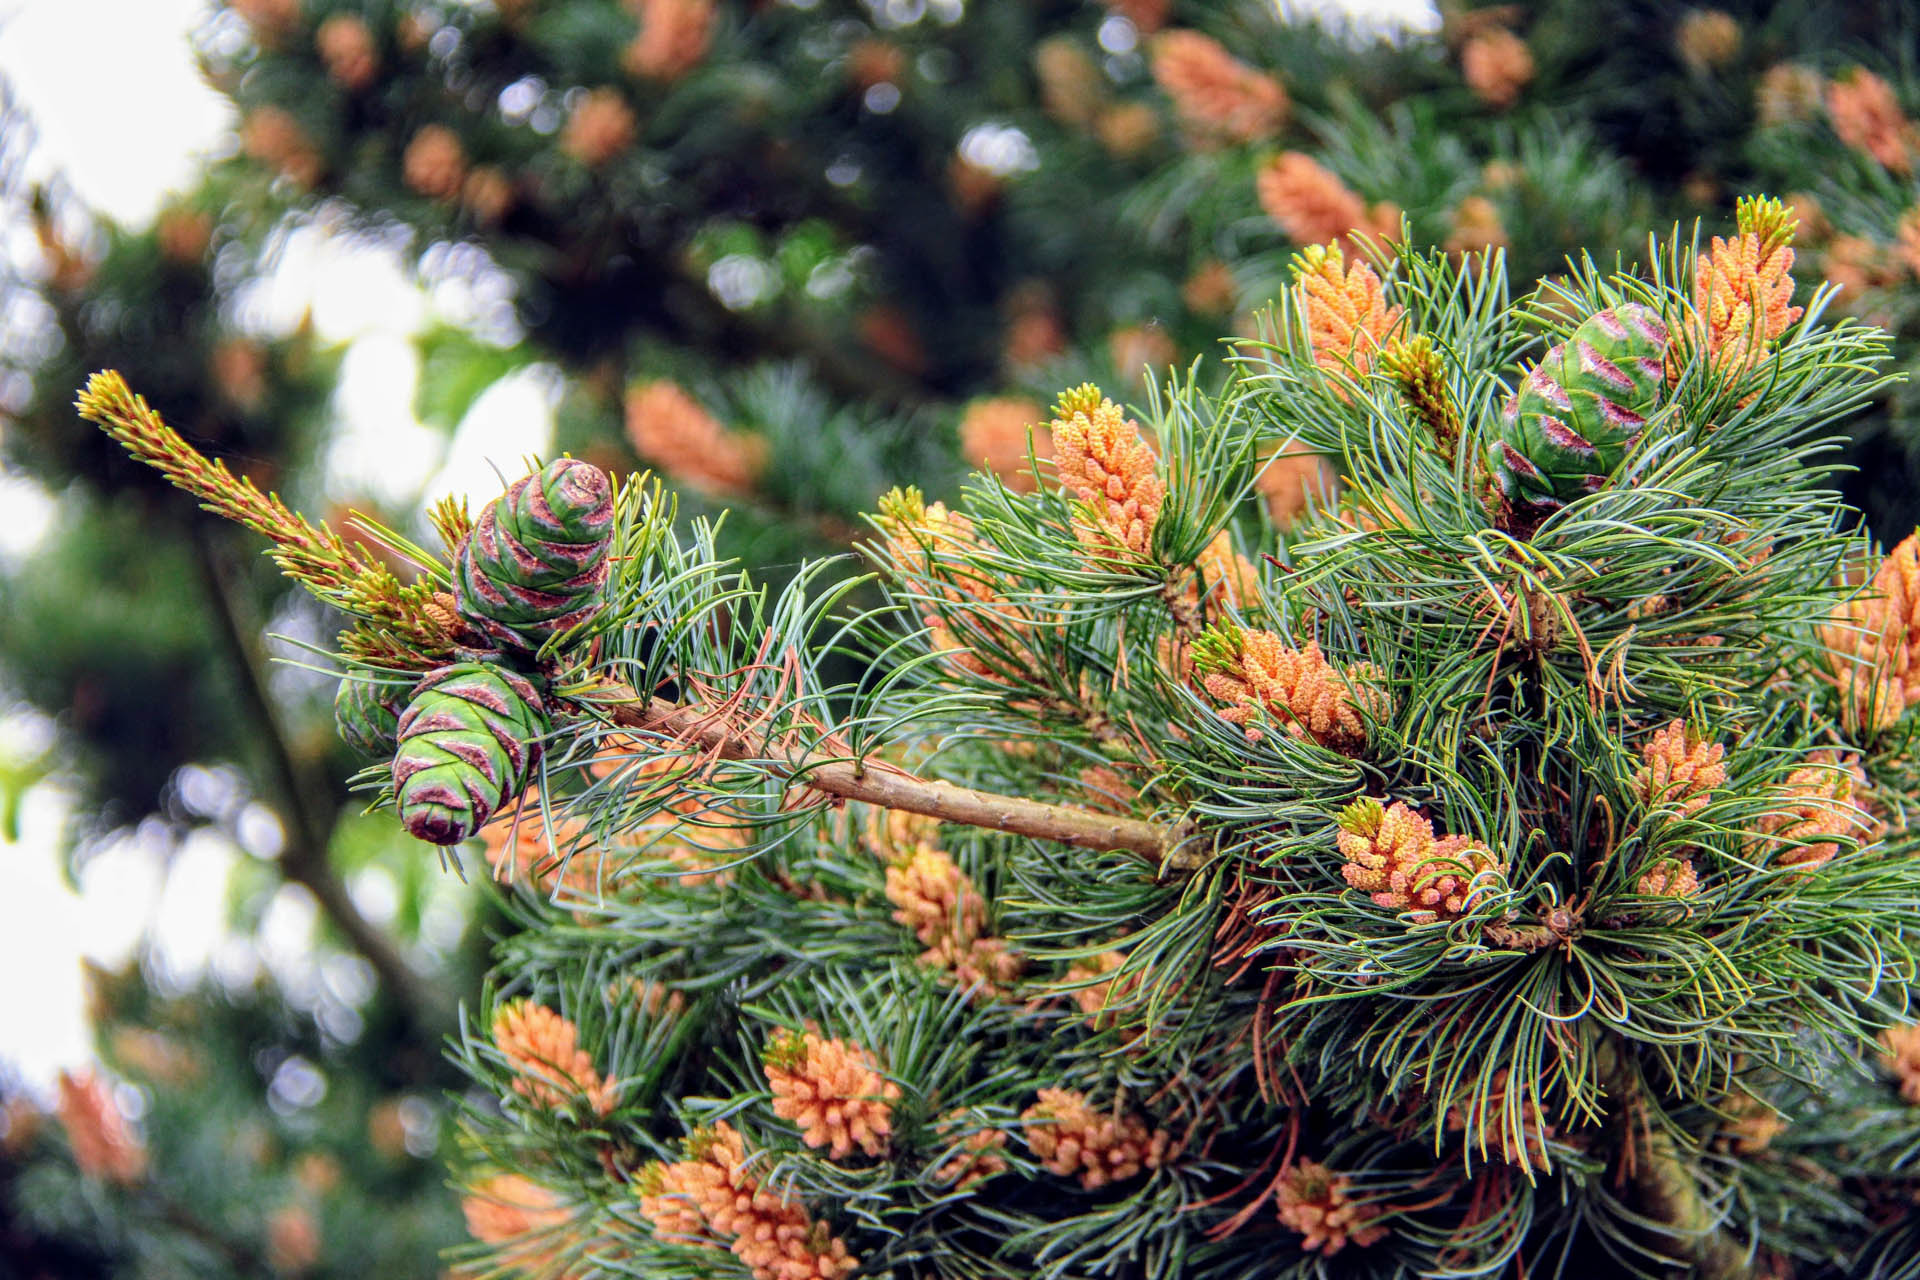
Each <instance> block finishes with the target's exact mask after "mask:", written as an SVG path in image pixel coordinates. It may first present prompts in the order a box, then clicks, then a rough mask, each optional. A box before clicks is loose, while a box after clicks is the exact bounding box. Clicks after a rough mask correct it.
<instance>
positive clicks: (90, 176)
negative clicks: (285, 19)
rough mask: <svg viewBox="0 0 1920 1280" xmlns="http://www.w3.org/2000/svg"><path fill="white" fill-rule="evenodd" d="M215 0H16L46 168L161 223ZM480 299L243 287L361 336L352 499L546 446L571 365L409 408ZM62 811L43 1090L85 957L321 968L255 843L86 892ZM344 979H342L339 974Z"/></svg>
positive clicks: (50, 898)
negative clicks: (437, 329) (69, 869)
mask: <svg viewBox="0 0 1920 1280" xmlns="http://www.w3.org/2000/svg"><path fill="white" fill-rule="evenodd" d="M1277 3H1278V4H1279V5H1280V7H1281V8H1282V10H1283V11H1290V12H1293V13H1303V12H1304V13H1315V12H1318V13H1325V12H1338V11H1341V10H1344V11H1346V12H1347V13H1349V14H1351V15H1353V16H1354V17H1355V18H1356V19H1358V20H1359V24H1360V25H1361V26H1363V27H1364V28H1366V29H1379V28H1380V27H1381V26H1405V27H1411V28H1413V29H1415V30H1422V31H1425V30H1431V29H1433V27H1434V26H1436V25H1437V15H1436V14H1435V12H1434V6H1433V4H1432V3H1431V0H1277ZM203 8H204V5H203V3H202V0H0V75H3V76H5V77H6V79H7V80H8V81H9V82H10V83H11V85H12V86H13V89H14V91H15V93H16V94H18V96H19V98H20V99H21V100H22V101H23V102H24V103H25V105H26V106H27V108H28V109H29V111H30V112H31V113H32V115H33V117H34V119H35V122H36V125H37V129H38V132H39V137H40V143H41V149H40V158H41V162H42V163H43V164H44V165H46V166H47V167H48V168H52V169H58V170H59V171H60V172H62V173H64V174H65V175H66V177H67V180H68V181H69V182H70V183H71V184H72V185H73V187H74V189H75V190H76V191H77V192H78V194H79V195H80V196H81V197H82V198H83V199H84V200H86V201H87V202H88V203H89V204H91V205H92V206H93V207H94V208H96V209H98V210H100V211H101V212H103V213H105V214H107V215H108V216H110V217H112V218H114V219H116V220H119V221H122V222H126V223H130V224H139V223H143V222H145V221H147V220H148V219H149V218H151V217H152V215H153V214H154V213H155V212H156V211H157V210H158V209H159V208H160V207H161V205H162V204H163V203H164V201H165V198H166V196H167V193H168V192H170V191H174V190H180V189H185V188H187V187H189V186H191V184H192V180H193V174H194V170H195V165H196V163H197V160H198V158H199V157H201V156H204V155H206V154H208V153H210V152H213V151H215V150H217V149H218V148H220V147H222V146H223V145H226V144H227V134H228V131H229V129H230V128H231V124H232V113H231V110H230V108H229V107H228V105H227V103H226V102H225V100H224V99H222V98H221V97H220V96H219V95H218V94H216V93H214V92H213V91H212V90H211V89H209V88H208V87H207V86H206V85H205V84H204V83H202V82H201V80H200V77H199V72H198V70H197V69H196V68H195V66H194V63H193V58H192V54H191V51H190V49H189V47H188V42H187V35H188V33H189V31H190V30H191V29H192V27H193V26H194V24H195V23H196V22H197V21H198V20H199V17H200V14H201V13H202V11H203ZM471 302H472V300H471V299H463V298H461V297H458V296H453V297H447V296H443V293H436V294H435V295H434V297H433V298H432V299H429V298H428V297H427V296H426V295H425V294H424V293H423V292H422V291H421V290H420V289H418V288H417V287H415V286H414V285H413V284H412V283H410V282H409V280H408V279H407V277H406V275H405V273H404V272H403V271H402V269H401V268H400V265H399V260H398V258H397V255H395V254H394V253H392V252H391V251H382V250H377V249H369V248H367V247H365V246H355V245H349V244H344V243H342V242H341V240H340V239H339V238H338V237H330V236H329V235H327V234H326V233H325V232H324V231H323V230H311V231H304V232H302V233H300V234H297V235H295V236H293V237H291V238H290V240H289V243H288V246H287V249H286V251H285V253H284V256H283V258H282V260H281V262H280V263H279V265H278V268H277V270H276V272H275V274H274V275H273V277H272V278H271V279H270V280H269V281H268V282H266V283H265V284H264V285H263V286H262V287H261V288H260V289H259V290H258V291H257V292H256V293H255V294H254V295H253V297H252V298H250V299H249V307H248V311H249V315H250V319H252V320H254V321H256V322H257V323H259V324H260V325H262V326H263V327H266V328H270V329H278V330H282V331H284V330H285V329H287V328H290V327H291V326H292V325H293V324H295V323H297V322H298V320H299V319H300V317H301V315H302V314H303V313H305V312H307V311H309V309H310V310H311V315H312V318H313V321H314V325H315V328H316V330H317V331H318V332H319V333H320V335H321V336H322V337H324V338H327V339H329V340H332V341H338V342H345V343H348V344H349V347H348V352H347V356H346V364H345V371H344V372H345V376H344V379H343V382H342V385H341V387H340V390H339V392H338V394H337V396H336V399H335V411H336V414H337V418H338V430H337V433H336V435H337V441H338V442H337V444H336V445H335V447H334V449H333V451H332V452H331V454H330V455H329V458H328V467H329V472H330V474H331V476H332V478H333V479H334V481H335V482H336V485H337V487H338V489H339V491H340V492H341V493H342V494H357V495H363V496H364V497H366V498H368V499H372V500H376V501H380V502H383V503H388V504H394V505H401V504H406V503H408V502H417V501H419V500H421V499H423V498H424V499H427V500H431V499H432V498H434V497H437V496H439V495H440V494H442V493H445V492H466V493H469V494H470V495H471V496H473V497H475V498H478V499H482V500H484V499H485V498H486V497H487V496H490V494H491V493H492V492H493V491H494V490H495V489H496V488H497V483H498V482H497V480H496V478H495V472H494V469H493V467H492V466H491V465H490V461H491V460H492V459H499V460H500V461H501V462H502V463H503V464H504V465H505V466H507V467H512V466H513V465H515V463H516V462H517V460H518V459H519V458H521V457H524V456H525V455H527V454H528V453H539V452H542V451H544V450H545V449H546V448H547V447H548V445H549V444H550V443H551V438H552V407H553V398H554V392H555V378H554V375H553V373H552V371H551V370H548V369H543V368H537V367H536V368H534V369H531V370H528V371H526V372H524V373H523V374H521V375H516V376H515V377H512V378H510V379H507V380H505V381H503V382H502V383H501V384H499V385H497V386H495V387H494V388H492V389H491V390H489V391H488V392H487V393H486V394H485V395H484V396H483V397H482V398H481V400H480V402H479V403H477V404H476V405H475V407H474V410H473V412H472V413H470V414H469V416H468V418H467V419H466V420H465V421H464V422H463V423H462V424H461V426H460V429H459V431H458V432H457V433H456V435H455V438H454V440H453V442H452V445H451V447H450V448H449V447H447V445H446V444H445V442H444V441H443V440H442V438H441V437H440V436H439V435H438V434H437V433H435V432H433V431H431V430H428V429H427V428H424V427H422V426H421V425H420V424H418V423H417V422H415V421H414V419H413V416H412V414H411V412H410V409H409V406H410V405H411V403H412V398H413V389H414V384H415V380H416V379H417V377H418V373H419V361H418V358H417V356H416V354H415V352H414V348H413V345H412V343H411V342H410V338H411V336H412V335H413V333H414V332H415V331H416V330H417V329H418V327H419V326H420V325H421V323H422V322H423V321H424V320H425V319H427V318H428V317H429V316H430V315H432V316H440V317H443V318H446V317H452V318H459V317H460V316H461V315H462V313H463V312H465V311H468V310H469V309H470V306H469V304H470V303H471ZM0 509H4V510H5V511H6V513H7V519H5V520H4V521H0V558H6V559H17V558H18V557H21V556H24V555H27V554H29V553H30V552H31V550H32V544H33V542H34V540H35V538H36V537H37V535H38V532H39V530H40V529H41V528H43V527H44V524H45V520H46V518H47V516H48V514H49V512H50V510H51V507H50V502H49V500H48V499H47V498H46V497H45V495H44V494H41V493H39V492H37V490H36V489H35V488H34V486H32V485H31V484H29V483H27V482H25V481H22V480H21V479H19V478H17V477H9V476H6V475H4V474H0ZM0 712H4V707H0ZM44 732H45V727H44V724H42V723H38V722H35V721H34V720H32V719H31V718H21V717H17V716H16V717H14V718H13V719H11V720H6V719H0V755H3V754H5V753H7V752H8V751H14V752H18V751H20V750H21V749H23V747H24V745H25V744H27V743H28V742H29V741H31V740H33V739H36V738H38V737H40V736H41V735H43V734H44ZM67 812H68V810H67V797H66V796H65V795H64V794H63V793H62V792H61V791H60V790H59V789H58V788H57V787H52V786H45V787H41V788H38V789H37V790H35V791H34V792H32V793H30V795H29V798H28V802H27V806H26V810H25V815H24V824H23V827H24V829H23V832H22V840H21V842H20V843H19V844H17V845H7V844H5V843H3V842H0V874H4V876H5V883H6V885H7V891H6V892H5V893H4V894H0V973H7V974H12V975H16V977H17V978H18V977H19V976H21V975H31V977H30V978H27V979H25V980H16V981H9V982H4V983H0V1072H7V1071H11V1072H15V1073H18V1075H19V1076H20V1077H22V1078H23V1079H24V1080H25V1081H26V1082H27V1083H29V1084H30V1085H31V1086H33V1087H35V1088H36V1089H37V1090H40V1091H43V1092H44V1091H45V1090H47V1089H48V1088H49V1087H50V1084H51V1081H52V1079H53V1077H54V1075H55V1074H56V1073H57V1072H58V1071H59V1069H60V1068H61V1067H64V1066H72V1065H76V1064H78V1063H80V1062H83V1061H85V1060H86V1059H87V1058H88V1057H90V1056H91V1049H90V1042H89V1036H88V1031H87V1028H86V1024H85V1020H84V1015H83V1012H82V1009H83V991H82V984H81V969H80V961H81V958H82V957H89V956H90V957H94V958H97V959H99V960H101V961H104V962H106V963H109V964H117V963H119V962H121V961H124V960H125V959H126V958H127V957H128V956H129V955H131V954H133V951H134V949H135V947H136V946H137V945H138V942H139V940H140V939H141V938H142V937H143V936H146V937H151V938H153V939H154V940H155V941H156V944H157V947H158V950H159V953H160V956H161V958H162V963H163V965H164V967H165V968H166V970H168V971H169V972H171V973H172V974H174V975H175V976H177V977H180V978H189V977H191V976H192V975H194V974H196V973H200V972H203V971H205V970H207V969H209V968H211V969H212V970H213V971H214V972H216V973H231V974H233V976H235V977H242V976H244V975H245V973H246V972H248V971H249V970H250V967H251V966H256V965H260V964H264V965H265V966H266V967H268V968H269V969H272V970H273V971H274V972H275V973H276V974H277V975H279V976H282V977H283V978H286V979H288V980H289V981H292V982H294V983H296V984H298V983H300V982H302V981H303V980H305V981H311V980H312V973H311V972H308V971H312V970H313V965H312V958H311V955H310V951H311V947H310V942H311V934H312V928H313V918H312V917H313V911H312V905H311V903H310V902H307V901H304V900H303V898H304V894H303V892H302V891H300V890H298V889H292V888H290V889H288V890H285V891H283V894H282V897H281V899H279V900H276V902H275V903H274V907H273V909H272V910H271V911H270V912H269V924H268V927H267V928H266V929H265V930H263V937H262V939H261V941H262V946H261V947H260V948H258V949H255V948H252V947H251V946H250V945H249V944H243V943H240V942H239V941H237V940H235V939H232V938H230V937H226V936H224V913H225V899H226V885H227V881H228V877H229V874H230V872H231V870H232V868H233V867H234V866H235V865H236V864H237V863H238V862H239V861H240V860H241V859H243V858H245V857H246V856H248V855H246V854H245V853H244V852H242V851H240V850H239V849H237V848H235V847H233V846H232V845H231V844H229V843H227V842H226V841H224V840H223V839H221V838H219V837H215V836H207V835H202V836H196V837H195V838H194V839H193V840H192V841H190V842H189V845H188V846H187V847H186V848H185V849H183V850H181V851H180V852H179V855H178V856H177V858H176V859H175V861H174V863H173V866H172V869H171V873H170V874H169V873H167V872H164V871H163V870H162V866H161V859H160V850H159V847H158V846H157V844H156V843H155V842H153V841H149V840H145V839H142V838H141V837H139V836H138V835H133V836H129V837H128V838H127V839H125V840H122V841H120V842H119V843H118V844H116V845H115V846H114V847H113V848H112V849H110V850H109V851H107V852H106V853H104V854H103V855H101V856H100V857H98V858H96V859H95V860H94V861H93V862H91V863H90V864H89V867H88V869H87V871H86V873H85V874H84V876H83V877H82V883H81V886H80V892H79V893H75V892H74V890H73V889H72V888H71V887H70V886H69V885H68V884H67V883H66V881H65V879H64V878H63V876H62V874H61V870H60V866H59V857H58V854H57V852H56V850H57V844H58V837H59V833H60V829H61V827H62V825H63V823H64V821H65V818H66V814H67ZM355 887H356V890H364V891H365V892H364V897H365V899H366V901H365V906H366V907H367V908H368V909H369V911H370V913H378V912H379V910H380V907H381V905H382V899H383V894H384V895H385V896H386V897H388V898H390V886H383V885H382V884H380V883H379V882H378V880H377V878H375V879H374V880H370V881H367V882H365V883H362V884H357V885H356V886H355ZM387 905H388V906H389V908H390V903H388V904H387ZM303 964H304V965H305V966H306V970H305V971H303V970H302V967H301V966H302V965H303ZM329 981H331V982H332V984H333V985H334V986H336V987H337V986H339V985H340V984H339V981H338V978H337V974H336V975H334V976H333V977H332V978H330V979H329Z"/></svg>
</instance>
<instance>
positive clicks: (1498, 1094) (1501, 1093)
mask: <svg viewBox="0 0 1920 1280" xmlns="http://www.w3.org/2000/svg"><path fill="white" fill-rule="evenodd" d="M1512 1078H1513V1076H1512V1072H1510V1071H1509V1070H1508V1069H1507V1068H1505V1067H1501V1068H1500V1069H1499V1070H1498V1071H1496V1072H1494V1073H1493V1075H1492V1076H1491V1077H1490V1078H1489V1079H1488V1080H1487V1082H1486V1088H1485V1091H1484V1092H1483V1091H1482V1090H1480V1089H1478V1088H1472V1089H1469V1090H1468V1091H1467V1094H1466V1095H1465V1096H1464V1097H1462V1098H1461V1099H1460V1100H1459V1101H1458V1102H1456V1103H1455V1104H1454V1105H1453V1108H1452V1109H1451V1110H1450V1111H1448V1112H1447V1128H1448V1129H1449V1130H1452V1131H1454V1132H1456V1133H1459V1132H1464V1133H1465V1134H1466V1135H1467V1146H1468V1149H1469V1150H1471V1151H1472V1152H1473V1154H1474V1155H1476V1156H1487V1155H1497V1156H1498V1157H1499V1158H1500V1159H1501V1160H1503V1161H1505V1162H1506V1163H1508V1164H1511V1165H1518V1166H1519V1167H1521V1168H1523V1169H1541V1170H1544V1169H1546V1168H1547V1167H1548V1164H1549V1160H1548V1155H1547V1141H1548V1139H1550V1138H1553V1137H1554V1136H1555V1133H1554V1128H1553V1126H1552V1125H1550V1124H1548V1123H1547V1120H1546V1116H1545V1114H1544V1113H1542V1111H1541V1109H1540V1102H1539V1099H1537V1098H1535V1097H1533V1096H1532V1095H1531V1094H1527V1093H1525V1092H1524V1091H1523V1092H1522V1093H1520V1094H1518V1095H1516V1094H1515V1093H1513V1092H1512V1091H1511V1090H1510V1088H1509V1086H1510V1083H1511V1081H1512ZM1516 1113H1517V1114H1516Z"/></svg>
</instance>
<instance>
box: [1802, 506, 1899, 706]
mask: <svg viewBox="0 0 1920 1280" xmlns="http://www.w3.org/2000/svg"><path fill="white" fill-rule="evenodd" d="M1823 638H1824V639H1825V641H1826V645H1827V651H1828V662H1829V663H1830V664H1831V666H1832V670H1833V676H1834V681H1835V683H1836V684H1837V685H1838V686H1839V689H1840V697H1841V708H1842V712H1843V714H1844V715H1845V717H1846V719H1847V725H1848V728H1849V729H1850V730H1853V731H1856V732H1858V731H1862V730H1864V731H1868V732H1878V731H1882V730H1886V729H1890V728H1892V727H1893V725H1894V723H1895V722H1896V721H1897V720H1899V719H1900V717H1901V716H1902V715H1903V714H1905V712H1906V710H1907V709H1908V708H1909V707H1912V706H1914V705H1915V704H1916V703H1920V534H1915V535H1912V536H1909V537H1908V538H1907V539H1906V540H1905V541H1903V542H1901V543H1900V545H1899V546H1897V547H1895V548H1894V549H1893V550H1892V551H1890V552H1888V553H1887V558H1886V559H1885V560H1883V561H1882V562H1881V563H1880V566H1879V568H1877V569H1875V570H1874V574H1873V578H1872V580H1871V581H1869V582H1868V583H1867V585H1866V587H1865V589H1864V590H1862V591H1861V592H1860V594H1859V595H1858V596H1856V597H1855V598H1854V599H1852V600H1850V601H1848V602H1847V604H1846V605H1845V606H1844V607H1843V608H1842V609H1841V610H1840V612H1839V613H1838V614H1837V615H1836V616H1835V617H1834V619H1833V620H1832V621H1831V622H1830V623H1829V624H1828V625H1827V627H1826V628H1825V633H1824V637H1823Z"/></svg>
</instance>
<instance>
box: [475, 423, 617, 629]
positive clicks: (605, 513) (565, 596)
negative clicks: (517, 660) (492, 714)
mask: <svg viewBox="0 0 1920 1280" xmlns="http://www.w3.org/2000/svg"><path fill="white" fill-rule="evenodd" d="M612 537H613V485H612V483H611V482H610V481H609V480H608V479H607V473H606V472H604V471H602V470H601V469H600V468H598V467H596V466H594V465H593V464H592V463H588V462H580V461H578V460H576V459H573V458H562V459H560V460H559V461H558V462H550V463H548V464H547V465H546V466H545V467H543V468H541V469H540V470H539V471H536V472H534V473H533V474H532V475H530V476H526V477H524V478H523V479H520V480H516V481H514V482H513V483H512V484H510V485H508V486H507V491H506V492H505V493H503V494H501V495H500V496H499V497H498V498H495V499H494V500H493V501H492V502H490V503H488V504H487V507H486V509H485V510H484V511H482V512H481V513H480V518H479V520H477V521H476V522H475V523H474V526H473V532H472V533H471V534H469V535H468V536H467V540H466V541H465V542H464V543H462V544H461V547H460V554H459V564H458V567H457V577H458V584H457V585H458V591H459V602H460V612H461V614H462V615H463V616H464V617H465V618H466V619H467V621H469V622H471V623H472V624H473V625H474V626H476V627H478V628H479V629H480V630H481V631H483V632H485V633H486V635H487V636H488V637H489V638H490V639H492V641H493V642H494V643H495V644H496V645H498V646H499V647H500V648H502V649H504V650H507V651H509V652H516V653H532V652H534V651H535V650H537V649H539V648H540V647H541V646H542V645H544V644H545V643H546V642H547V641H548V640H549V639H550V638H552V637H553V636H556V635H559V634H560V633H562V632H564V631H567V630H570V629H571V628H573V627H576V626H578V625H580V624H581V623H583V622H586V621H588V620H590V619H591V618H593V617H594V616H595V615H597V614H598V613H599V612H600V611H601V610H602V609H604V608H605V607H606V603H607V598H606V584H607V549H608V547H609V545H610V544H611V541H612Z"/></svg>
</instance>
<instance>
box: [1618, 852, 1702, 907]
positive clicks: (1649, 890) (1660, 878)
mask: <svg viewBox="0 0 1920 1280" xmlns="http://www.w3.org/2000/svg"><path fill="white" fill-rule="evenodd" d="M1634 891H1635V892H1636V893H1643V894H1645V895H1646V896H1647V897H1649V898H1691V897H1692V896H1693V895H1694V894H1696V893H1698V892H1700V873H1699V872H1698V871H1697V870H1695V869H1694V865H1693V859H1691V858H1662V859H1661V860H1660V861H1658V862H1656V863H1654V865H1653V866H1652V867H1651V868H1649V869H1648V870H1647V871H1645V872H1643V873H1642V874H1641V876H1640V879H1639V880H1637V881H1636V882H1635V883H1634Z"/></svg>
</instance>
